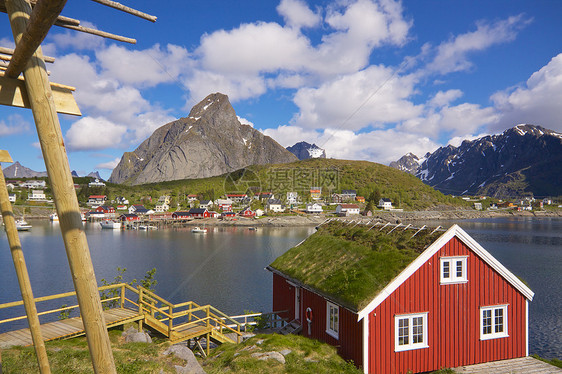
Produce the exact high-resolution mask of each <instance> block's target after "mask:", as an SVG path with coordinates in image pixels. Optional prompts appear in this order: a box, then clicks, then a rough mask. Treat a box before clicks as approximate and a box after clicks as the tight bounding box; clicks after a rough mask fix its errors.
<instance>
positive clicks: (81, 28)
mask: <svg viewBox="0 0 562 374" xmlns="http://www.w3.org/2000/svg"><path fill="white" fill-rule="evenodd" d="M55 25H56V26H59V27H64V28H65V29H70V30H76V31H81V32H85V33H87V34H92V35H97V36H101V37H103V38H107V39H113V40H117V41H118V42H125V43H130V44H137V40H136V39H132V38H127V37H126V36H120V35H115V34H111V33H109V32H105V31H101V30H96V29H92V28H89V27H84V26H73V25H69V24H66V23H62V22H59V21H57V22H55Z"/></svg>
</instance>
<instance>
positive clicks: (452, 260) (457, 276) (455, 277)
mask: <svg viewBox="0 0 562 374" xmlns="http://www.w3.org/2000/svg"><path fill="white" fill-rule="evenodd" d="M465 282H468V278H467V273H466V256H457V257H441V283H442V284H443V283H465Z"/></svg>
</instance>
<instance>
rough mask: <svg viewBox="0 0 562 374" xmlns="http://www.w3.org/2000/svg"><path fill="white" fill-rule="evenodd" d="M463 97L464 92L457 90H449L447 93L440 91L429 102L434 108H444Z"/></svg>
mask: <svg viewBox="0 0 562 374" xmlns="http://www.w3.org/2000/svg"><path fill="white" fill-rule="evenodd" d="M462 95H463V93H462V91H461V90H456V89H454V90H448V91H445V92H443V91H439V92H437V93H436V94H435V96H433V98H432V99H431V100H430V101H429V105H430V106H433V107H442V106H445V105H449V104H450V103H451V102H453V101H455V100H456V99H458V98H460V97H462Z"/></svg>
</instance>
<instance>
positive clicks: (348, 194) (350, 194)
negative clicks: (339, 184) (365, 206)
mask: <svg viewBox="0 0 562 374" xmlns="http://www.w3.org/2000/svg"><path fill="white" fill-rule="evenodd" d="M341 196H342V201H355V197H357V191H355V190H342V191H341Z"/></svg>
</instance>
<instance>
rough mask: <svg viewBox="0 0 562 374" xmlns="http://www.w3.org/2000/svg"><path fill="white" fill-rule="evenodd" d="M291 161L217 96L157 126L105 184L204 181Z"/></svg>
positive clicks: (276, 145) (276, 144)
mask: <svg viewBox="0 0 562 374" xmlns="http://www.w3.org/2000/svg"><path fill="white" fill-rule="evenodd" d="M295 160H296V157H295V156H294V155H293V154H291V153H290V152H289V151H287V150H286V149H285V148H283V147H282V146H281V145H279V144H278V143H277V142H276V141H275V140H273V139H272V138H270V137H268V136H265V135H263V134H262V133H261V132H259V131H257V130H255V129H253V128H252V127H251V126H248V125H242V124H240V122H239V121H238V118H237V116H236V113H235V112H234V109H233V108H232V106H231V105H230V102H229V100H228V97H227V96H226V95H223V94H220V93H215V94H211V95H209V96H207V97H206V98H205V99H203V101H201V102H200V103H199V104H197V105H195V106H194V107H193V109H192V110H191V112H190V113H189V116H188V117H187V118H180V119H178V120H176V121H173V122H170V123H168V124H166V125H164V126H162V127H160V128H159V129H157V130H156V131H154V133H153V134H152V135H151V136H150V137H149V138H148V139H146V140H145V141H144V142H143V143H142V144H141V145H140V146H139V147H138V148H137V149H136V150H135V151H134V152H126V153H125V154H124V155H123V157H122V158H121V161H120V162H119V164H118V165H117V167H116V168H115V169H114V170H113V172H112V173H111V177H110V178H109V181H110V182H112V183H126V184H133V185H136V184H145V183H153V182H161V181H170V180H177V179H189V178H206V177H212V176H216V175H220V174H224V173H226V172H229V171H233V170H236V169H240V168H243V167H245V166H248V165H255V164H269V163H284V162H291V161H295Z"/></svg>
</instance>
